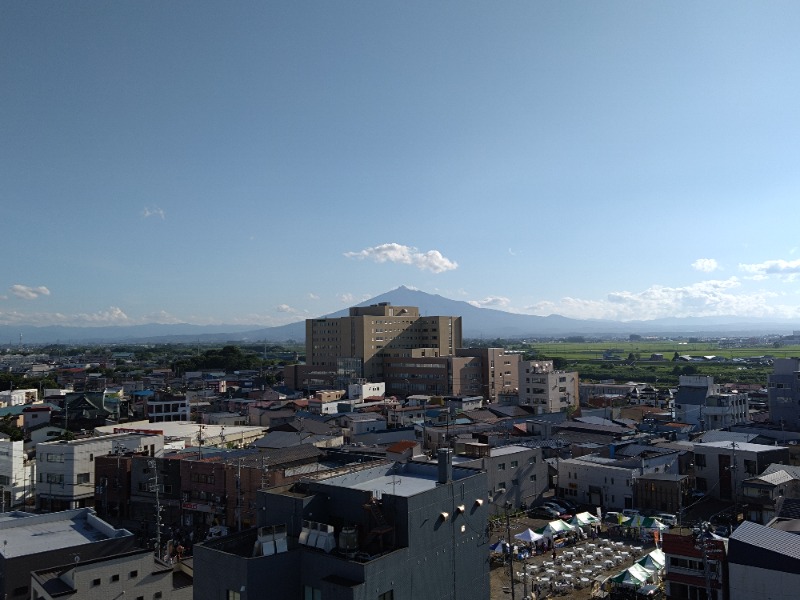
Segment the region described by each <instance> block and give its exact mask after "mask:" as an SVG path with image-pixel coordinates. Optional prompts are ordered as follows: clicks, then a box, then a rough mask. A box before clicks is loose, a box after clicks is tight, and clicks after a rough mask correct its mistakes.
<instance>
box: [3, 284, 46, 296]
mask: <svg viewBox="0 0 800 600" xmlns="http://www.w3.org/2000/svg"><path fill="white" fill-rule="evenodd" d="M10 289H11V293H12V294H14V295H15V296H17V297H19V298H24V299H25V300H34V299H36V298H38V297H39V296H49V295H50V290H48V289H47V288H46V287H44V286H43V285H40V286H38V287H30V286H28V285H21V284H19V283H17V284H15V285H12V286H11V288H10Z"/></svg>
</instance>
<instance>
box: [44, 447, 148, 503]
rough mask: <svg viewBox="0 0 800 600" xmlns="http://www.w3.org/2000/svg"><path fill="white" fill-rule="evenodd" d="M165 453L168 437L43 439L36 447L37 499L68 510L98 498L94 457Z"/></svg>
mask: <svg viewBox="0 0 800 600" xmlns="http://www.w3.org/2000/svg"><path fill="white" fill-rule="evenodd" d="M118 449H119V450H121V451H123V452H143V453H147V454H148V455H150V456H161V455H162V454H163V452H164V437H163V436H162V435H154V434H147V433H115V434H111V435H103V436H98V437H91V438H85V439H80V440H70V441H66V440H61V441H54V442H42V443H41V444H39V445H38V446H37V447H36V459H37V460H36V467H37V476H36V500H37V505H38V507H39V508H40V509H41V508H45V509H47V510H50V511H53V510H62V509H64V510H68V509H72V508H81V507H84V506H87V503H88V505H91V504H92V502H93V500H94V491H95V490H94V488H95V480H94V471H95V468H94V458H95V456H105V455H107V454H111V453H112V452H113V451H115V450H118Z"/></svg>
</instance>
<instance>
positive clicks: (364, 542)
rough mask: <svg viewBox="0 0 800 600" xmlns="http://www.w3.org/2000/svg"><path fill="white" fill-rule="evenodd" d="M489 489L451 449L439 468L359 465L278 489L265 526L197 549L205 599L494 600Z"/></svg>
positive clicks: (266, 501)
mask: <svg viewBox="0 0 800 600" xmlns="http://www.w3.org/2000/svg"><path fill="white" fill-rule="evenodd" d="M486 489H487V478H486V473H484V472H483V471H480V470H475V469H468V468H465V467H461V466H453V465H452V463H451V460H450V452H449V451H448V450H441V451H440V460H439V462H438V464H427V463H417V462H408V463H404V464H401V463H393V462H389V461H380V462H378V463H377V464H376V463H372V464H369V465H358V466H355V465H354V466H351V467H349V468H347V469H345V470H344V471H340V472H338V473H337V474H335V475H333V476H328V477H325V478H319V479H316V480H308V481H303V482H302V483H297V484H295V485H293V486H290V487H285V488H276V489H273V490H270V491H269V492H267V493H264V494H261V495H260V496H259V507H258V508H259V510H258V514H259V522H260V523H261V524H262V527H260V528H258V529H250V530H247V531H243V532H241V533H240V534H236V535H232V536H228V537H227V538H222V539H220V540H214V541H210V542H205V543H203V544H199V545H197V546H195V549H194V566H195V598H196V599H197V600H212V599H214V600H216V599H217V598H226V597H227V598H234V597H236V595H237V594H240V596H239V597H241V598H247V597H250V596H249V594H251V593H258V592H256V591H257V590H270V595H271V596H274V597H275V598H311V599H318V598H338V599H340V600H376V599H377V600H390V599H391V600H412V599H416V598H422V597H424V598H437V599H443V600H455V599H456V598H457V599H459V600H472V599H474V600H486V598H488V597H489V562H488V560H487V559H486V557H487V553H488V543H489V540H488V537H487V536H486V525H487V522H488V514H489V511H488V502H487V501H486V496H485V494H486ZM254 547H255V548H256V549H257V551H256V553H255V556H254V555H253V554H254V553H253V548H254Z"/></svg>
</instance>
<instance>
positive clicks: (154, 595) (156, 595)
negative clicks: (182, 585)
mask: <svg viewBox="0 0 800 600" xmlns="http://www.w3.org/2000/svg"><path fill="white" fill-rule="evenodd" d="M157 598H161V592H156V593H155V594H153V600H155V599H157Z"/></svg>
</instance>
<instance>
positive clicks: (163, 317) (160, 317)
mask: <svg viewBox="0 0 800 600" xmlns="http://www.w3.org/2000/svg"><path fill="white" fill-rule="evenodd" d="M141 322H142V323H159V324H161V325H167V324H171V323H185V322H187V321H184V320H183V319H180V318H178V317H176V316H175V315H173V314H171V313H168V312H167V311H165V310H159V311H156V312H154V313H149V314H146V315H144V316H143V317H142V318H141Z"/></svg>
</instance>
